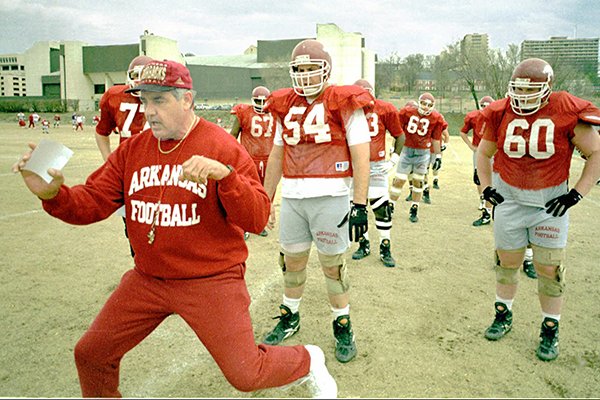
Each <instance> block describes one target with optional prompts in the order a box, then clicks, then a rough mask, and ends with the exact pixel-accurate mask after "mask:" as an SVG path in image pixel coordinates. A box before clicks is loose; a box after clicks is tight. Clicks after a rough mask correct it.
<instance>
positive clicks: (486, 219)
mask: <svg viewBox="0 0 600 400" xmlns="http://www.w3.org/2000/svg"><path fill="white" fill-rule="evenodd" d="M491 221H492V216H491V215H490V213H489V212H488V211H487V210H486V209H485V208H484V209H483V211H482V212H481V217H480V218H479V219H476V220H475V221H473V226H483V225H489V224H490V222H491Z"/></svg>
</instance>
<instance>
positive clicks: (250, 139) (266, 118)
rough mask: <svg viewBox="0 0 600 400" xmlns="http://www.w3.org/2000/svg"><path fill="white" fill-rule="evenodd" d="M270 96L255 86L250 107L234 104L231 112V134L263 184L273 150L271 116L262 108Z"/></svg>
mask: <svg viewBox="0 0 600 400" xmlns="http://www.w3.org/2000/svg"><path fill="white" fill-rule="evenodd" d="M269 94H271V92H270V91H269V89H267V88H266V87H264V86H257V87H255V88H254V90H252V105H250V104H236V105H235V106H234V107H233V109H232V110H231V114H232V115H234V118H233V126H232V127H231V132H230V133H231V134H232V135H233V137H235V138H236V139H239V141H240V143H241V144H242V146H244V148H245V149H246V150H247V151H248V154H250V157H252V159H253V160H254V164H255V165H256V171H257V172H258V177H259V178H260V182H261V183H262V184H263V185H264V183H265V172H266V170H267V160H268V159H269V153H271V149H272V148H273V136H274V135H273V131H274V124H273V116H272V115H271V113H268V112H265V111H264V107H265V103H266V101H267V97H268V96H269ZM267 235H268V232H267V230H266V229H263V231H262V232H261V233H260V236H267Z"/></svg>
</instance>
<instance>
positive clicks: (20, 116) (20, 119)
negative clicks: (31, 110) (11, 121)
mask: <svg viewBox="0 0 600 400" xmlns="http://www.w3.org/2000/svg"><path fill="white" fill-rule="evenodd" d="M17 122H18V123H19V126H20V127H21V128H25V125H27V124H26V122H25V114H23V112H22V111H19V112H18V113H17Z"/></svg>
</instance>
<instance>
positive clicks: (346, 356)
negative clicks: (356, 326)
mask: <svg viewBox="0 0 600 400" xmlns="http://www.w3.org/2000/svg"><path fill="white" fill-rule="evenodd" d="M344 320H345V322H342V321H344ZM333 336H334V337H335V358H337V360H338V361H339V362H341V363H347V362H348V361H350V360H352V359H353V358H354V357H356V342H355V341H354V332H352V324H351V323H350V316H349V315H342V316H339V317H337V319H336V320H335V321H333Z"/></svg>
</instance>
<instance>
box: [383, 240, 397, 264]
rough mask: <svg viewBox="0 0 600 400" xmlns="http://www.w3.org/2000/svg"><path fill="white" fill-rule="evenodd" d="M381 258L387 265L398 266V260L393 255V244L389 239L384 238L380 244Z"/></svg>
mask: <svg viewBox="0 0 600 400" xmlns="http://www.w3.org/2000/svg"><path fill="white" fill-rule="evenodd" d="M379 259H380V260H381V261H382V262H383V265H384V266H385V267H388V268H393V267H395V266H396V260H394V257H392V244H391V243H390V241H389V239H383V240H382V241H381V243H380V244H379Z"/></svg>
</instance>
